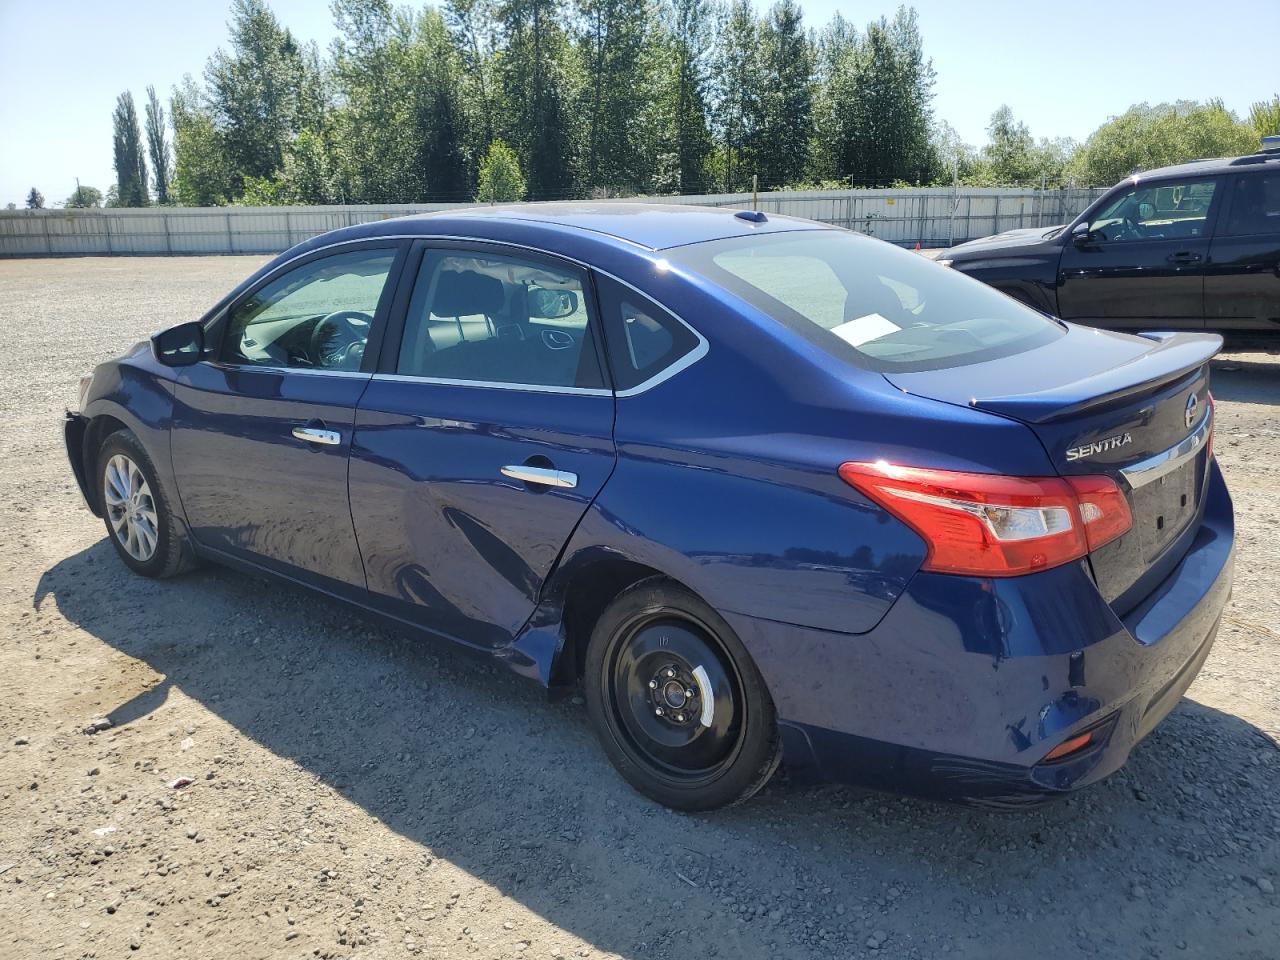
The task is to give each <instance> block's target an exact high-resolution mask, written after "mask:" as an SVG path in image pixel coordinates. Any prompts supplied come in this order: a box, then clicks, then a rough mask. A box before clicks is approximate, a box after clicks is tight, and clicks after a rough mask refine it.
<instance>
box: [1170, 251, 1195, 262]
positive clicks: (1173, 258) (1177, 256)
mask: <svg viewBox="0 0 1280 960" xmlns="http://www.w3.org/2000/svg"><path fill="white" fill-rule="evenodd" d="M1202 259H1204V258H1203V257H1201V256H1200V254H1198V253H1192V252H1191V251H1190V250H1183V251H1182V252H1181V253H1171V254H1169V262H1170V263H1199V262H1200V261H1201V260H1202Z"/></svg>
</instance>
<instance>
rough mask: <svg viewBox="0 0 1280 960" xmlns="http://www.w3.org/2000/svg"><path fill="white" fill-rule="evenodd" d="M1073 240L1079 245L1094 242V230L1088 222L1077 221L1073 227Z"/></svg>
mask: <svg viewBox="0 0 1280 960" xmlns="http://www.w3.org/2000/svg"><path fill="white" fill-rule="evenodd" d="M1071 241H1072V242H1073V243H1074V244H1075V245H1076V246H1077V247H1083V246H1084V245H1086V244H1089V243H1092V242H1093V231H1092V230H1090V229H1089V224H1088V223H1087V222H1082V223H1077V224H1076V225H1075V226H1074V227H1072V228H1071Z"/></svg>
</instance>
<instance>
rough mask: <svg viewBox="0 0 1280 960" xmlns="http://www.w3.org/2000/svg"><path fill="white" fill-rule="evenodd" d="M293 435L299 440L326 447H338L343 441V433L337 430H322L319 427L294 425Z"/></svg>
mask: <svg viewBox="0 0 1280 960" xmlns="http://www.w3.org/2000/svg"><path fill="white" fill-rule="evenodd" d="M293 435H294V436H295V437H297V438H298V439H299V440H305V441H306V442H307V443H318V444H320V445H321V446H325V447H336V446H337V445H338V444H340V443H341V442H342V434H340V433H339V432H338V431H337V430H322V429H320V428H319V427H294V428H293Z"/></svg>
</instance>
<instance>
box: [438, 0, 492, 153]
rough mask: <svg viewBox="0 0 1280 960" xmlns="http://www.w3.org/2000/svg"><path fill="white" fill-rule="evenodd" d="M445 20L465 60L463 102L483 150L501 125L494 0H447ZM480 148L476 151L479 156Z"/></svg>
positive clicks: (463, 63) (463, 62)
mask: <svg viewBox="0 0 1280 960" xmlns="http://www.w3.org/2000/svg"><path fill="white" fill-rule="evenodd" d="M445 20H446V22H447V23H448V24H449V29H450V30H451V31H452V33H453V38H454V44H455V45H456V46H457V48H458V53H459V56H460V57H461V58H462V67H463V85H464V88H463V89H464V98H463V100H464V103H466V104H469V106H470V120H469V123H468V126H469V127H470V129H471V131H472V133H473V134H475V135H476V136H478V143H479V144H480V145H481V146H480V149H483V148H484V146H486V145H488V144H490V143H492V142H493V140H494V133H495V131H496V130H497V127H498V124H499V123H500V122H501V117H500V116H499V105H498V99H499V97H498V81H497V78H496V76H495V71H494V63H495V60H496V56H495V54H496V51H497V48H498V22H497V11H496V7H495V0H447V2H446V4H445ZM480 149H475V150H474V151H469V152H474V153H476V154H478V153H479V152H480Z"/></svg>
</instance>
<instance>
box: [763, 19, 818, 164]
mask: <svg viewBox="0 0 1280 960" xmlns="http://www.w3.org/2000/svg"><path fill="white" fill-rule="evenodd" d="M760 60H761V63H760V78H759V83H760V84H761V94H760V113H761V122H760V136H759V141H758V143H757V145H756V169H757V170H758V172H759V175H760V184H761V186H762V187H763V186H768V187H769V188H770V189H774V188H777V187H781V186H785V185H787V184H791V183H798V182H800V181H801V180H802V179H803V178H804V176H805V174H806V173H807V172H808V169H809V140H810V136H811V133H812V129H813V69H814V68H813V46H812V44H811V43H810V41H809V38H808V37H806V36H805V32H804V25H803V23H802V22H801V14H800V8H799V7H798V6H796V4H795V2H794V0H778V2H777V3H775V4H774V5H773V7H772V8H771V9H770V10H769V13H768V15H767V16H766V17H765V20H764V23H763V24H762V25H761V27H760Z"/></svg>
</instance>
